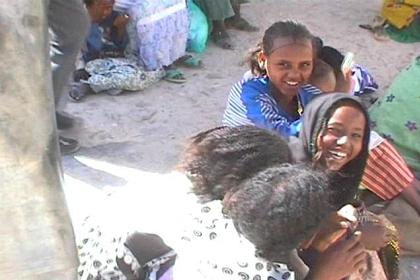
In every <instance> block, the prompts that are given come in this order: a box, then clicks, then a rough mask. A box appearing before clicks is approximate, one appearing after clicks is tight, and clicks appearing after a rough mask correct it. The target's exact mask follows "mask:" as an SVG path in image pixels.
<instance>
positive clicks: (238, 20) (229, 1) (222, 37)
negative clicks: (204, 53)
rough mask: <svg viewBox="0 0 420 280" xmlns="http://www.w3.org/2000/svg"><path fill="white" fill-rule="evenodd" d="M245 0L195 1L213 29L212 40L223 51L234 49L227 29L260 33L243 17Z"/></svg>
mask: <svg viewBox="0 0 420 280" xmlns="http://www.w3.org/2000/svg"><path fill="white" fill-rule="evenodd" d="M244 2H245V1H244V0H194V3H196V4H197V6H198V7H200V9H201V10H202V11H203V12H204V14H205V15H206V16H207V19H208V21H209V23H210V26H211V27H212V30H211V39H212V40H213V42H214V43H215V44H216V45H217V46H218V47H220V48H222V49H233V48H234V44H233V43H232V41H231V38H230V36H229V34H228V32H227V28H229V27H230V28H235V29H238V30H242V31H248V32H253V31H258V28H257V27H255V26H252V25H251V24H250V23H249V22H248V21H246V20H245V19H244V18H243V17H242V16H241V12H240V11H241V4H242V3H244Z"/></svg>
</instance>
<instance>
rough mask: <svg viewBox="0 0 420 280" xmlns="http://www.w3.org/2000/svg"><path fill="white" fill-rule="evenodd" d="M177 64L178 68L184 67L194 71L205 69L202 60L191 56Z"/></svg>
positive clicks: (185, 57)
mask: <svg viewBox="0 0 420 280" xmlns="http://www.w3.org/2000/svg"><path fill="white" fill-rule="evenodd" d="M175 64H176V65H177V66H184V67H187V68H193V69H199V68H202V67H203V62H202V61H201V59H199V58H196V57H194V56H192V55H190V54H186V55H184V56H182V57H181V58H179V59H178V60H177V61H176V62H175Z"/></svg>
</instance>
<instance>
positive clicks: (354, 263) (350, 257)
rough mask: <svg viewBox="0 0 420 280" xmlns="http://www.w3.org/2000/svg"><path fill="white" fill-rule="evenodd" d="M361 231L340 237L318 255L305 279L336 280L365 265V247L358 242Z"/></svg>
mask: <svg viewBox="0 0 420 280" xmlns="http://www.w3.org/2000/svg"><path fill="white" fill-rule="evenodd" d="M360 238H361V232H359V231H357V232H355V233H354V234H353V235H352V236H351V237H350V239H341V240H339V241H337V242H336V243H335V244H333V245H331V246H330V247H329V248H328V249H327V250H325V251H324V252H323V253H321V254H320V255H319V259H318V261H317V263H316V264H315V266H314V267H313V268H312V269H311V270H310V272H309V274H308V276H307V277H306V278H305V279H307V280H337V279H342V278H345V277H347V276H349V275H350V274H352V273H354V272H356V271H360V270H362V269H364V268H365V267H366V263H365V259H366V253H365V248H364V247H363V245H362V244H361V243H360Z"/></svg>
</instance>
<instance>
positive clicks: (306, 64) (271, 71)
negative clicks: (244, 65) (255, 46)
mask: <svg viewBox="0 0 420 280" xmlns="http://www.w3.org/2000/svg"><path fill="white" fill-rule="evenodd" d="M273 49H274V51H273V52H272V53H270V54H269V55H268V56H266V55H265V54H263V53H262V54H261V55H260V62H262V63H264V64H265V67H266V70H267V75H268V77H269V79H270V82H271V83H272V84H273V85H274V86H275V88H276V89H277V90H278V91H279V92H280V93H281V94H283V95H285V96H287V97H294V96H296V94H297V91H298V88H299V87H300V86H302V85H303V84H305V83H306V82H307V81H308V79H309V77H310V75H311V73H312V69H313V58H314V57H313V51H312V41H311V40H309V39H301V40H298V41H296V40H293V39H291V38H278V39H276V40H275V41H274V44H273Z"/></svg>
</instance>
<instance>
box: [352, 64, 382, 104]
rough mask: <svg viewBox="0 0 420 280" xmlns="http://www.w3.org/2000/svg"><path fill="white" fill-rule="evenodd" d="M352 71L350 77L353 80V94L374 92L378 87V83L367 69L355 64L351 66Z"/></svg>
mask: <svg viewBox="0 0 420 280" xmlns="http://www.w3.org/2000/svg"><path fill="white" fill-rule="evenodd" d="M352 71H353V76H352V78H353V80H354V88H353V94H354V95H356V96H360V95H362V94H366V93H372V92H375V91H376V90H377V89H378V84H377V83H376V81H375V79H373V77H372V75H371V74H370V73H369V72H368V71H367V69H365V68H364V67H362V66H360V65H357V64H356V65H355V66H353V67H352Z"/></svg>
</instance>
